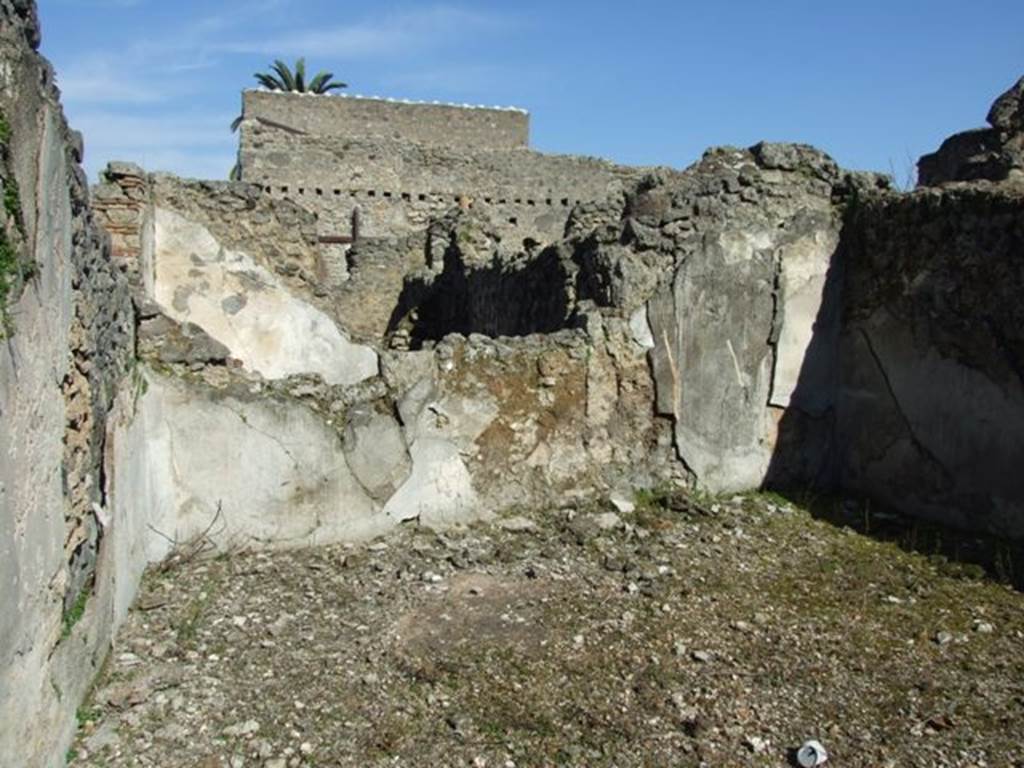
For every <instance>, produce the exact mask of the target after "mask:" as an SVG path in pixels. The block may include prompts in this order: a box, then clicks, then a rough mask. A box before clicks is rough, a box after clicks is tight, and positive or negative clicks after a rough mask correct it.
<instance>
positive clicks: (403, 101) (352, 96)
mask: <svg viewBox="0 0 1024 768" xmlns="http://www.w3.org/2000/svg"><path fill="white" fill-rule="evenodd" d="M243 93H268V94H270V93H274V94H278V95H281V96H305V97H310V98H325V99H350V100H352V101H382V102H386V103H388V104H414V105H417V106H428V107H452V108H453V109H483V110H487V111H489V112H517V113H519V114H522V115H528V114H530V113H529V112H528V111H527V110H525V109H523V108H522V107H500V106H488V105H486V104H456V103H454V102H448V101H415V100H413V99H396V98H391V97H388V96H364V95H363V94H359V93H297V92H294V91H288V92H282V91H271V90H269V89H267V88H246V89H245V90H244V91H243Z"/></svg>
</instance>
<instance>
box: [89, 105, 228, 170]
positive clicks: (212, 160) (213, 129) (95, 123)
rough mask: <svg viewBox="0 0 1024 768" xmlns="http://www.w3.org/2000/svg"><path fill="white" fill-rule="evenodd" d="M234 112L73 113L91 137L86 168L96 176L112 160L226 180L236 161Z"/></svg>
mask: <svg viewBox="0 0 1024 768" xmlns="http://www.w3.org/2000/svg"><path fill="white" fill-rule="evenodd" d="M233 117H234V115H227V114H217V115H209V114H183V115H180V116H164V115H150V116H126V115H123V114H119V113H116V112H109V111H94V112H88V111H87V112H83V113H80V114H77V115H73V116H72V119H71V123H72V127H74V128H77V129H78V130H80V131H81V132H82V134H83V135H84V136H85V169H86V172H87V173H88V174H89V178H90V179H95V178H96V176H97V174H98V173H99V171H101V170H102V169H103V168H104V167H105V166H106V164H107V163H108V162H109V161H111V160H128V161H131V162H135V163H138V164H139V165H141V166H142V167H143V168H145V169H146V170H147V171H173V172H174V173H176V174H178V175H181V176H191V177H195V178H209V179H225V178H227V175H228V172H229V171H230V170H231V167H232V166H233V165H234V163H235V151H236V146H237V144H236V142H237V136H235V135H234V134H232V133H231V131H230V129H229V127H228V126H229V125H230V123H231V120H232V118H233Z"/></svg>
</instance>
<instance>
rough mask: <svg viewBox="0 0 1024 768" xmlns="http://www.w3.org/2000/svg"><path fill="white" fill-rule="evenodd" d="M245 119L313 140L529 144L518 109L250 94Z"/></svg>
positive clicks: (470, 146) (466, 146)
mask: <svg viewBox="0 0 1024 768" xmlns="http://www.w3.org/2000/svg"><path fill="white" fill-rule="evenodd" d="M242 115H243V116H244V117H245V118H246V119H249V120H255V121H260V122H263V123H265V124H266V123H273V124H276V125H278V126H281V127H284V128H286V129H290V130H292V131H298V132H302V133H307V134H311V135H313V136H336V137H340V138H346V139H359V138H372V139H394V140H401V141H407V142H414V143H417V144H427V145H434V146H444V147H453V148H455V147H457V148H461V149H463V150H466V151H470V150H474V149H516V148H521V147H526V146H527V145H528V144H529V143H530V116H529V114H527V113H526V112H525V111H524V110H521V109H514V108H501V107H473V106H468V105H457V104H428V103H423V102H408V101H404V102H403V101H392V100H387V99H375V98H365V97H360V96H345V95H341V94H338V95H326V96H317V95H312V94H299V93H276V92H271V91H261V90H249V91H245V92H244V93H243V94H242Z"/></svg>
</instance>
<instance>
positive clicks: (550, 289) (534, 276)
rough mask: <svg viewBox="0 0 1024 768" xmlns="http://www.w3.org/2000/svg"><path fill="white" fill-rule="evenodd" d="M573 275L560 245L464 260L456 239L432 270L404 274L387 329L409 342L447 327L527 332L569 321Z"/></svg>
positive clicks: (439, 334) (414, 344) (435, 337)
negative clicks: (437, 269) (441, 263)
mask: <svg viewBox="0 0 1024 768" xmlns="http://www.w3.org/2000/svg"><path fill="white" fill-rule="evenodd" d="M571 280H572V276H571V274H570V273H569V271H568V269H567V267H566V264H565V263H564V262H563V260H562V258H561V253H560V251H559V250H558V248H546V249H544V250H543V251H541V252H540V253H539V254H538V255H537V256H536V257H533V258H529V257H527V258H518V259H503V260H489V261H487V262H486V263H484V264H481V265H479V266H476V265H472V264H468V263H467V262H466V260H465V259H464V257H463V253H462V251H461V250H460V249H459V247H458V246H457V245H450V246H449V247H448V248H447V249H446V250H445V253H444V267H443V270H442V272H441V274H439V275H436V276H423V277H414V278H411V279H408V280H406V283H405V286H404V288H403V290H402V294H401V296H400V297H399V300H398V305H397V306H396V308H395V310H394V312H393V313H392V315H391V319H390V321H389V323H388V334H389V335H390V334H392V333H394V332H396V331H398V330H400V329H404V330H406V331H408V333H409V339H410V346H411V348H413V349H419V348H420V347H422V346H423V343H424V342H426V341H439V340H440V339H442V338H444V337H445V336H447V335H448V334H450V333H460V334H463V335H466V336H468V335H469V334H471V333H480V334H483V335H485V336H491V337H496V336H528V335H530V334H533V333H552V332H555V331H558V330H562V329H564V328H567V327H570V325H571V320H572V313H573V301H572V291H571Z"/></svg>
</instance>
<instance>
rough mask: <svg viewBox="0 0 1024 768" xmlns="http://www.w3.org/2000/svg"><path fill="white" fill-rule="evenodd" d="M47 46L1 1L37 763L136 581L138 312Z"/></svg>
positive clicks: (14, 511)
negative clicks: (126, 487)
mask: <svg viewBox="0 0 1024 768" xmlns="http://www.w3.org/2000/svg"><path fill="white" fill-rule="evenodd" d="M38 44H39V29H38V26H37V22H36V19H35V8H34V5H32V4H31V3H24V2H17V3H14V2H9V1H8V0H3V2H0V61H2V64H3V66H2V67H0V114H2V120H3V124H4V130H3V138H2V144H3V148H2V162H0V166H2V177H3V186H4V191H5V199H6V200H8V201H9V202H8V204H7V205H5V211H4V214H3V217H2V218H3V233H4V234H3V242H4V246H3V247H4V250H5V253H7V254H10V253H15V254H16V255H17V259H18V262H19V263H20V265H21V267H22V269H21V279H19V280H18V281H17V282H15V283H8V288H10V291H9V293H8V295H7V296H6V297H5V307H4V313H5V316H6V317H8V318H9V320H10V323H9V324H7V325H6V327H5V329H4V335H5V336H6V338H5V339H4V340H3V342H2V343H0V425H2V428H0V457H2V458H0V613H2V615H3V620H2V621H0V762H3V763H4V764H5V765H12V766H13V765H17V766H26V767H27V768H35V767H36V766H58V765H62V764H63V758H64V751H65V749H66V747H67V745H68V744H69V743H70V740H71V736H72V734H73V730H74V728H75V709H76V707H77V706H78V703H79V702H80V701H81V699H82V697H83V696H84V694H85V691H86V689H87V687H88V685H89V684H90V682H91V680H92V677H93V675H94V674H95V673H96V672H97V671H98V669H99V665H100V664H101V663H102V661H103V659H104V658H105V656H106V653H107V651H108V649H109V645H110V642H111V637H112V633H113V631H114V629H115V628H116V625H117V623H118V621H119V618H120V617H121V616H123V614H124V612H125V611H126V610H127V602H128V601H129V600H130V599H131V594H132V590H133V588H134V584H132V583H125V582H123V581H122V574H123V573H124V571H125V569H124V568H123V567H122V565H123V563H122V562H121V560H120V557H121V553H120V552H119V550H118V548H117V547H116V546H115V544H116V542H117V541H118V540H119V538H120V537H121V530H122V529H123V528H124V527H125V525H124V522H123V520H121V519H119V518H118V516H117V515H116V514H115V513H114V511H113V503H112V499H111V496H110V485H109V479H110V477H109V461H110V446H109V436H110V433H111V431H112V429H113V425H114V423H115V422H116V421H117V420H118V419H119V418H120V415H119V414H121V413H122V406H123V401H122V399H121V397H120V395H119V392H120V391H121V382H122V381H123V379H124V376H125V374H126V371H127V370H128V368H129V365H130V360H131V357H132V352H133V333H134V324H133V312H132V306H131V302H130V299H129V294H128V290H127V280H126V279H125V277H124V275H122V273H121V272H120V270H118V269H117V268H116V266H115V265H114V263H113V262H112V259H111V255H110V250H109V244H108V242H107V239H106V236H105V235H104V234H102V233H101V231H100V230H99V229H97V227H96V226H95V225H94V223H93V219H92V215H91V213H90V211H89V208H88V188H87V185H86V181H85V175H84V173H83V171H82V169H81V168H80V166H79V162H80V161H81V158H82V151H83V147H82V139H81V137H80V136H78V135H77V134H75V133H73V132H72V131H70V130H69V129H68V127H67V124H66V123H65V120H64V116H63V114H62V111H61V107H60V104H59V102H58V96H57V91H56V88H55V87H54V83H53V72H52V70H51V68H50V65H49V64H48V63H47V62H46V61H45V60H44V59H42V58H41V57H40V56H39V55H38V54H37V53H36V52H35V48H36V47H37V46H38ZM15 193H16V194H15Z"/></svg>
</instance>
